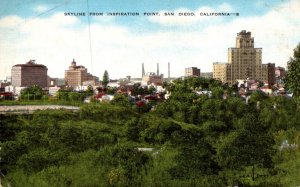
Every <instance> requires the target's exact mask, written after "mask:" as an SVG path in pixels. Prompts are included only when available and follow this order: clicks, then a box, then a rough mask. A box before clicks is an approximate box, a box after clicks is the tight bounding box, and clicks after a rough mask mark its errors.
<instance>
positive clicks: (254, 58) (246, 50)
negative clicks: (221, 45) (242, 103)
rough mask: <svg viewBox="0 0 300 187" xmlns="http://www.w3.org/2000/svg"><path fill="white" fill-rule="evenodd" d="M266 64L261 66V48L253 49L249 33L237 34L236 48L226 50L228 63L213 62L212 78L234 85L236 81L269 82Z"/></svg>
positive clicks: (252, 41) (252, 39)
mask: <svg viewBox="0 0 300 187" xmlns="http://www.w3.org/2000/svg"><path fill="white" fill-rule="evenodd" d="M270 69H272V68H271V67H269V65H268V64H262V48H254V38H253V37H251V32H246V31H245V30H242V31H241V32H239V33H237V37H236V47H234V48H229V49H228V63H220V62H215V63H214V65H213V78H215V79H219V80H221V81H222V82H224V83H229V84H230V85H232V84H234V83H235V82H236V81H237V80H240V79H242V80H246V79H254V80H260V81H266V82H269V76H268V71H269V70H270Z"/></svg>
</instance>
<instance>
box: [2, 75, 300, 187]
mask: <svg viewBox="0 0 300 187" xmlns="http://www.w3.org/2000/svg"><path fill="white" fill-rule="evenodd" d="M165 87H166V88H167V90H169V91H170V92H171V96H170V98H169V99H168V100H166V101H164V102H161V103H159V104H158V105H156V106H155V107H153V109H152V110H151V111H150V112H146V113H143V112H138V111H137V110H135V109H134V108H133V107H131V106H130V104H129V103H127V102H126V99H122V97H120V98H118V99H116V100H114V102H112V103H111V104H100V103H93V104H89V105H85V106H82V107H81V109H80V111H79V112H70V111H65V110H57V111H55V110H52V111H37V112H35V113H33V114H30V115H2V116H0V117H1V121H0V132H1V136H0V141H1V144H0V146H1V151H0V156H1V172H2V173H3V174H4V177H2V185H3V186H7V185H8V184H10V185H11V186H22V187H24V186H30V187H32V186H38V187H41V186H87V187H90V186H230V185H238V186H297V185H300V179H299V177H298V176H300V170H299V166H300V157H299V156H300V151H299V149H298V144H299V140H298V137H299V135H300V113H299V111H297V102H295V100H294V99H289V98H286V97H284V96H276V97H275V96H273V97H269V96H266V95H264V94H263V93H261V92H255V93H252V94H251V96H250V99H249V101H248V102H247V103H246V101H245V100H243V99H242V98H241V97H239V96H237V94H235V90H234V88H229V87H226V86H225V87H224V86H222V85H221V84H220V82H218V81H214V80H210V79H201V78H189V79H185V80H177V81H175V82H174V83H173V84H166V85H165ZM195 90H209V91H211V92H209V93H208V94H199V93H197V92H196V91H195ZM124 102H125V103H124ZM298 108H299V107H298ZM138 148H153V150H150V151H148V150H146V151H143V150H141V149H138Z"/></svg>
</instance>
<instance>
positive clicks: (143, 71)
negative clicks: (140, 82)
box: [142, 63, 145, 78]
mask: <svg viewBox="0 0 300 187" xmlns="http://www.w3.org/2000/svg"><path fill="white" fill-rule="evenodd" d="M144 75H145V68H144V63H142V78H143V76H144Z"/></svg>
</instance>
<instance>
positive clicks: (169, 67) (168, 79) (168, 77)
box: [168, 62, 170, 81]
mask: <svg viewBox="0 0 300 187" xmlns="http://www.w3.org/2000/svg"><path fill="white" fill-rule="evenodd" d="M168 81H170V62H168Z"/></svg>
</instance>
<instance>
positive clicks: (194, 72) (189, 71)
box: [185, 67, 200, 77]
mask: <svg viewBox="0 0 300 187" xmlns="http://www.w3.org/2000/svg"><path fill="white" fill-rule="evenodd" d="M185 76H186V77H191V76H196V77H199V76H200V69H198V68H197V67H189V68H185Z"/></svg>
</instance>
